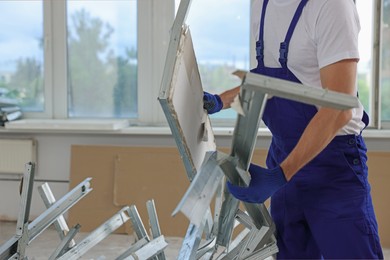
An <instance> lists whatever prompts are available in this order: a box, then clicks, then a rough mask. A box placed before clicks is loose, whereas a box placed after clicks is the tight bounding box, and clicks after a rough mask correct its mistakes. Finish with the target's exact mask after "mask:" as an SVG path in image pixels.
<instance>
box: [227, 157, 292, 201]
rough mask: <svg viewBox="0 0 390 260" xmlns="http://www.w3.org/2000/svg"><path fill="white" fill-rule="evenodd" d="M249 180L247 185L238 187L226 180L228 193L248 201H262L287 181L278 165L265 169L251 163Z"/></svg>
mask: <svg viewBox="0 0 390 260" xmlns="http://www.w3.org/2000/svg"><path fill="white" fill-rule="evenodd" d="M249 173H250V175H251V181H250V183H249V186H248V187H239V186H235V185H233V184H231V183H230V182H227V186H228V189H229V191H230V193H231V194H232V195H233V196H234V197H236V198H237V199H239V200H242V201H245V202H250V203H264V201H266V200H267V199H268V198H269V197H271V196H272V195H273V194H274V193H275V192H276V191H277V190H279V189H280V188H281V187H282V186H283V185H285V184H286V183H287V180H286V177H285V176H284V173H283V170H282V168H281V167H280V166H278V167H276V168H273V169H265V168H262V167H260V166H258V165H255V164H251V165H250V167H249Z"/></svg>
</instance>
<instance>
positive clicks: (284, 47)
mask: <svg viewBox="0 0 390 260" xmlns="http://www.w3.org/2000/svg"><path fill="white" fill-rule="evenodd" d="M307 2H308V0H302V1H301V2H300V4H299V5H298V8H297V10H296V11H295V14H294V17H293V19H292V21H291V23H290V27H289V28H288V31H287V34H286V38H285V39H284V42H281V43H280V49H279V62H280V65H282V68H285V69H287V57H288V47H289V44H290V40H291V37H292V35H293V33H294V29H295V27H296V26H297V23H298V20H299V18H300V17H301V14H302V11H303V8H304V7H305V5H306V4H307Z"/></svg>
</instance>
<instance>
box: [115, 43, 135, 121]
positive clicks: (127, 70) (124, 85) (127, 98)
mask: <svg viewBox="0 0 390 260" xmlns="http://www.w3.org/2000/svg"><path fill="white" fill-rule="evenodd" d="M136 58H137V52H136V50H135V49H131V50H127V51H126V57H117V58H116V64H117V74H118V75H117V81H116V83H115V86H114V92H113V95H114V115H115V116H116V117H131V116H134V115H135V113H136V111H137V108H138V107H137V92H138V91H137V65H136V63H135V62H132V61H135V60H136Z"/></svg>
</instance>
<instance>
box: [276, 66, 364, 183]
mask: <svg viewBox="0 0 390 260" xmlns="http://www.w3.org/2000/svg"><path fill="white" fill-rule="evenodd" d="M356 71H357V60H355V59H348V60H342V61H339V62H336V63H334V64H331V65H328V66H326V67H324V68H322V69H321V70H320V76H321V84H322V86H323V88H327V89H329V90H333V91H337V92H342V93H346V94H350V95H353V96H355V95H356V86H355V84H356ZM351 118H352V111H351V110H350V109H349V110H337V109H332V108H326V107H322V108H320V109H319V110H318V112H317V113H316V115H315V116H314V117H313V119H312V120H311V121H310V123H309V124H308V126H307V127H306V129H305V131H304V132H303V134H302V136H301V138H300V140H299V141H298V143H297V145H296V146H295V148H294V149H293V150H292V151H291V153H290V154H289V156H288V157H287V158H286V159H285V160H284V161H283V162H282V163H281V165H280V166H281V168H282V169H283V172H284V174H285V176H286V179H287V180H290V179H291V178H292V177H293V176H294V175H295V173H297V171H299V170H300V169H301V168H302V167H303V166H305V165H306V164H307V163H309V162H310V161H311V160H312V159H313V158H314V157H316V156H317V155H318V154H319V153H320V152H321V151H322V150H323V149H324V148H325V147H326V146H327V145H328V144H329V143H330V141H331V140H332V139H333V138H334V137H335V136H336V134H337V132H338V131H339V130H340V129H341V128H342V127H343V126H345V125H346V124H347V123H348V122H349V121H350V120H351ZM287 131H288V130H287Z"/></svg>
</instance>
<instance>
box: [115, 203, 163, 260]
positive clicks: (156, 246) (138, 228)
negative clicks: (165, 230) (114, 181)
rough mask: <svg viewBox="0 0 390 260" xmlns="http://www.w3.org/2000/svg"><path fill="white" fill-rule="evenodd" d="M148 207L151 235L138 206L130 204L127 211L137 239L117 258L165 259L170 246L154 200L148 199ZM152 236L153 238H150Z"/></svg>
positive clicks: (120, 259) (119, 259)
mask: <svg viewBox="0 0 390 260" xmlns="http://www.w3.org/2000/svg"><path fill="white" fill-rule="evenodd" d="M146 208H147V211H148V215H149V224H150V231H151V234H150V235H151V236H149V235H148V233H147V232H146V229H145V226H144V223H143V222H142V219H141V217H140V215H139V213H138V210H137V207H136V206H134V205H132V206H130V207H129V208H128V209H127V212H128V215H129V219H130V221H131V223H132V227H133V231H134V233H135V236H136V239H137V241H136V243H135V244H133V245H132V246H131V247H130V248H129V249H128V250H126V251H125V252H124V253H122V254H121V255H120V256H119V257H118V258H116V260H122V259H127V260H131V259H155V260H165V254H164V249H165V248H166V247H167V246H168V244H167V242H166V241H165V239H164V236H163V235H161V231H160V224H159V223H158V218H157V212H156V208H155V204H154V200H149V201H147V202H146ZM150 237H152V239H150Z"/></svg>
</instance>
